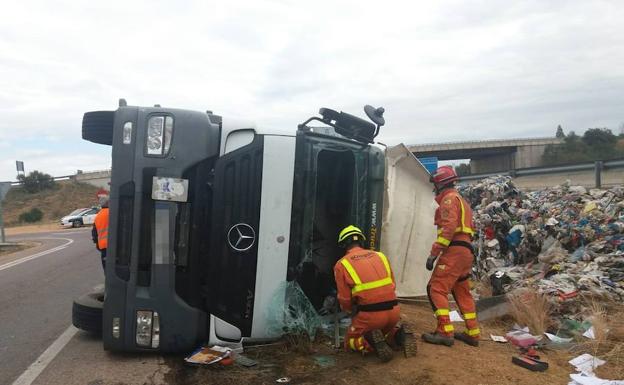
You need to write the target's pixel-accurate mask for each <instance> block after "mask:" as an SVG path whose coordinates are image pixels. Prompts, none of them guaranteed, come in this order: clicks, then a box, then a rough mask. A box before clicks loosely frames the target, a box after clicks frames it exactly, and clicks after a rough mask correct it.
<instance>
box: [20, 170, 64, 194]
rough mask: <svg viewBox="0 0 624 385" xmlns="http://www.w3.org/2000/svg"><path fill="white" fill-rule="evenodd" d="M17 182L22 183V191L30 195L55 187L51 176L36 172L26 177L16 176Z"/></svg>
mask: <svg viewBox="0 0 624 385" xmlns="http://www.w3.org/2000/svg"><path fill="white" fill-rule="evenodd" d="M17 180H18V181H19V182H21V183H22V186H23V187H24V190H25V191H26V192H28V193H31V194H32V193H36V192H39V191H43V190H46V189H52V188H54V187H55V183H54V178H52V176H50V175H48V174H45V173H43V172H39V171H36V170H35V171H33V172H31V173H30V174H28V175H18V176H17Z"/></svg>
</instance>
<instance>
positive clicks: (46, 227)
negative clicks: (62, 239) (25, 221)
mask: <svg viewBox="0 0 624 385" xmlns="http://www.w3.org/2000/svg"><path fill="white" fill-rule="evenodd" d="M63 230H68V231H71V230H76V229H72V228H71V227H70V228H67V229H66V228H63V227H62V226H61V225H59V223H58V222H48V223H40V224H37V225H24V226H14V227H8V228H6V229H5V230H4V232H5V234H6V235H7V236H8V235H19V234H30V233H43V232H47V231H63Z"/></svg>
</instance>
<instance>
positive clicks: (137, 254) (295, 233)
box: [77, 100, 385, 352]
mask: <svg viewBox="0 0 624 385" xmlns="http://www.w3.org/2000/svg"><path fill="white" fill-rule="evenodd" d="M365 111H366V114H367V115H368V116H369V118H370V119H371V120H372V121H373V123H371V122H370V121H367V120H364V119H361V118H358V117H356V116H353V115H350V114H346V113H344V112H337V111H334V110H331V109H326V108H323V109H321V110H320V111H319V116H317V117H312V118H310V119H308V120H307V121H305V122H304V123H302V124H300V125H299V126H298V127H296V128H295V127H293V129H291V130H285V131H278V130H270V129H265V128H262V127H258V126H256V125H254V124H252V123H248V122H242V121H236V120H230V119H228V118H227V117H221V116H218V115H216V114H214V113H212V112H211V111H205V112H201V111H189V110H183V109H174V108H163V107H160V106H158V105H157V106H154V107H137V106H129V105H127V103H126V102H125V101H123V100H121V101H120V104H119V108H118V109H117V110H115V111H95V112H88V113H85V115H84V118H83V139H85V140H89V141H92V142H95V143H99V144H104V145H111V146H112V177H111V189H110V203H109V210H110V223H109V235H108V251H107V252H108V256H107V264H106V272H105V277H106V279H105V296H104V300H103V301H104V302H103V310H102V325H101V330H102V337H103V342H104V347H105V349H107V350H112V351H160V352H183V351H189V350H191V349H192V348H194V347H196V346H197V344H198V343H201V342H205V341H209V342H210V343H225V344H240V343H243V342H254V341H265V340H270V339H274V338H278V337H279V333H276V332H275V328H274V327H272V326H273V325H271V319H272V318H271V317H270V316H271V314H269V313H270V304H271V301H272V300H273V299H274V298H276V297H279V296H284V295H285V293H284V292H283V283H284V282H292V281H295V282H296V283H297V284H298V285H299V286H300V287H301V289H302V290H303V292H304V293H305V295H306V297H307V298H308V299H309V301H310V303H311V304H312V305H313V306H314V307H315V308H316V309H317V310H318V309H320V308H321V307H322V306H323V303H324V301H325V299H326V298H327V297H331V296H333V295H334V293H335V283H334V279H333V266H334V264H335V262H336V261H337V260H338V259H339V258H340V257H341V256H342V253H343V252H342V250H340V249H339V248H338V247H337V245H336V240H337V234H338V232H339V231H340V229H342V228H343V227H345V226H347V225H349V224H355V225H357V226H359V227H360V228H361V229H362V230H363V231H364V232H365V235H366V237H367V242H368V247H370V248H372V249H379V242H380V234H381V231H380V230H381V218H382V208H383V207H384V162H385V158H384V151H383V149H382V148H381V147H379V146H377V145H374V144H373V141H374V138H375V136H376V135H377V134H378V132H379V129H380V127H381V126H382V125H383V124H384V121H383V116H382V114H383V109H375V108H372V107H370V106H367V107H366V108H365ZM315 121H316V122H318V123H320V125H321V126H322V127H318V126H317V127H314V126H312V125H311V122H315ZM77 326H80V325H77Z"/></svg>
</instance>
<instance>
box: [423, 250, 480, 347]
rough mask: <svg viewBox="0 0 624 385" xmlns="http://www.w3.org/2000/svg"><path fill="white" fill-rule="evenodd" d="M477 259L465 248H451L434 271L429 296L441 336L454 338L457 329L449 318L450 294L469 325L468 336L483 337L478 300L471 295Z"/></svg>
mask: <svg viewBox="0 0 624 385" xmlns="http://www.w3.org/2000/svg"><path fill="white" fill-rule="evenodd" d="M473 259H474V256H473V255H472V251H471V250H470V249H468V248H466V247H464V246H453V245H451V246H450V247H448V248H447V249H446V250H445V251H444V253H443V254H442V256H440V258H439V260H438V263H437V265H436V267H435V269H434V270H433V274H432V275H431V279H430V280H429V284H428V285H427V294H428V295H429V301H430V302H431V306H432V307H433V311H434V312H435V316H436V318H437V320H438V327H437V329H436V332H437V333H440V334H443V335H446V336H453V333H454V327H453V324H452V323H451V319H450V316H449V301H448V295H449V293H450V294H453V297H454V298H455V302H456V303H457V306H458V307H459V310H460V311H461V313H462V316H463V318H464V321H465V323H466V334H468V335H469V336H471V337H473V338H479V336H480V330H479V324H478V322H477V313H476V306H475V301H474V299H473V298H472V294H470V282H469V278H470V271H471V268H472V261H473Z"/></svg>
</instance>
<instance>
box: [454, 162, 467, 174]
mask: <svg viewBox="0 0 624 385" xmlns="http://www.w3.org/2000/svg"><path fill="white" fill-rule="evenodd" d="M455 172H456V173H457V175H459V176H464V175H470V165H469V164H468V163H461V164H459V165H457V166H455Z"/></svg>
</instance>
